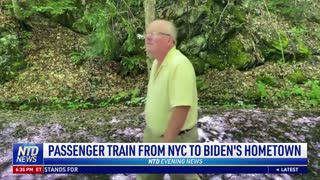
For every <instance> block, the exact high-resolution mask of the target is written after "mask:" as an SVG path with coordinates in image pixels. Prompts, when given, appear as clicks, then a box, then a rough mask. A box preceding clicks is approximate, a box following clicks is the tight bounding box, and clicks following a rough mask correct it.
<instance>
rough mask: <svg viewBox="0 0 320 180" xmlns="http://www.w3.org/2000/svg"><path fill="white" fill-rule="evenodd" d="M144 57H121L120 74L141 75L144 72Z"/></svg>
mask: <svg viewBox="0 0 320 180" xmlns="http://www.w3.org/2000/svg"><path fill="white" fill-rule="evenodd" d="M145 59H146V58H145V57H143V56H132V57H123V58H122V60H121V62H120V65H121V74H122V75H128V74H131V75H137V74H140V73H142V72H143V71H144V70H145V67H146V66H145V62H146V61H145Z"/></svg>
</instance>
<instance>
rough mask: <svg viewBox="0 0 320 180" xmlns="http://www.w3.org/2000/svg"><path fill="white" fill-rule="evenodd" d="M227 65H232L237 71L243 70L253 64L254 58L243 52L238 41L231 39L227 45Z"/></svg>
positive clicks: (241, 45)
mask: <svg viewBox="0 0 320 180" xmlns="http://www.w3.org/2000/svg"><path fill="white" fill-rule="evenodd" d="M228 53H229V54H228V56H227V57H228V63H229V64H231V65H234V66H235V67H236V68H237V69H239V70H245V69H247V68H248V67H250V66H252V65H253V64H254V62H255V59H254V57H252V56H251V55H250V54H249V53H247V52H245V51H244V47H243V44H242V42H241V41H240V40H237V39H231V40H230V41H229V43H228Z"/></svg>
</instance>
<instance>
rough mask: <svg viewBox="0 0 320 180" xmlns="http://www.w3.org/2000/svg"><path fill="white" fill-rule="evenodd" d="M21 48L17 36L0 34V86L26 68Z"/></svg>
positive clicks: (19, 39) (21, 44) (21, 45)
mask: <svg viewBox="0 0 320 180" xmlns="http://www.w3.org/2000/svg"><path fill="white" fill-rule="evenodd" d="M22 48H23V41H22V40H21V38H20V37H19V36H18V34H15V33H11V34H4V35H3V36H1V34H0V84H1V83H4V82H6V81H9V80H10V79H12V78H14V77H15V76H16V75H17V72H18V71H19V70H21V69H23V68H24V67H25V66H26V62H25V61H24V54H23V49H22Z"/></svg>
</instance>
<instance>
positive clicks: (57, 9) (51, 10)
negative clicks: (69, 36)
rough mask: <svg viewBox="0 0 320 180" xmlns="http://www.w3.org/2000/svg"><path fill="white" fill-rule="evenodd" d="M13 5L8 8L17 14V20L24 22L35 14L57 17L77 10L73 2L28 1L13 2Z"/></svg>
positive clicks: (70, 0) (64, 0)
mask: <svg viewBox="0 0 320 180" xmlns="http://www.w3.org/2000/svg"><path fill="white" fill-rule="evenodd" d="M12 2H13V4H12V5H10V6H8V7H9V8H12V9H13V10H14V12H15V16H16V18H18V19H20V20H23V19H25V18H27V17H29V16H31V15H33V14H34V13H37V12H41V13H48V14H50V15H53V16H56V15H60V14H63V13H64V12H66V11H69V10H73V9H75V8H76V6H75V4H74V3H75V1H73V0H41V1H40V0H28V1H23V2H19V1H12Z"/></svg>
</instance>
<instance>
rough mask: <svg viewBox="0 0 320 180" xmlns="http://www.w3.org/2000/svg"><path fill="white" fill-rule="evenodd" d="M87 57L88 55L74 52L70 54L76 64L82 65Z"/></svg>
mask: <svg viewBox="0 0 320 180" xmlns="http://www.w3.org/2000/svg"><path fill="white" fill-rule="evenodd" d="M85 55H86V54H85V53H83V52H72V53H70V54H69V56H70V59H71V61H72V63H74V64H81V63H82V62H83V61H84V60H85V58H86V56H85Z"/></svg>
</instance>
